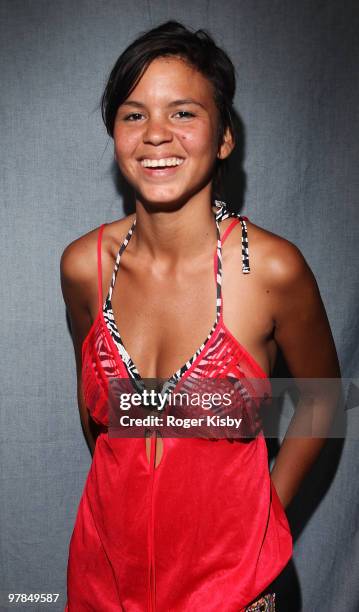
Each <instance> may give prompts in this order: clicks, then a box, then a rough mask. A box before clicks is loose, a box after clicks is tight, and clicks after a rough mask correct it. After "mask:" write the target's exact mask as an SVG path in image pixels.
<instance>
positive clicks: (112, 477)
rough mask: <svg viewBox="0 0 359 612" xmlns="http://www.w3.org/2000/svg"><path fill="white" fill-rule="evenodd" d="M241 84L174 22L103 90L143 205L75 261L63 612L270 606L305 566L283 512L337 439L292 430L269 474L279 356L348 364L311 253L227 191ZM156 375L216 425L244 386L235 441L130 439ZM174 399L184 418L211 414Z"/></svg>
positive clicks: (121, 155) (67, 256)
mask: <svg viewBox="0 0 359 612" xmlns="http://www.w3.org/2000/svg"><path fill="white" fill-rule="evenodd" d="M234 91H235V79H234V68H233V65H232V63H231V61H230V59H229V58H228V56H227V55H226V53H225V52H224V51H223V50H222V49H220V48H219V47H218V46H217V45H216V44H215V43H214V41H213V39H212V38H211V37H210V36H209V34H208V33H206V32H204V31H203V30H199V31H197V32H192V31H190V30H188V29H187V28H185V27H184V26H182V25H181V24H179V23H177V22H173V21H170V22H166V23H164V24H162V25H160V26H158V27H157V28H154V29H152V30H150V31H148V32H146V33H145V34H143V35H142V36H140V37H139V38H137V39H136V40H135V41H134V42H133V43H132V44H131V45H130V46H129V47H128V48H127V49H126V50H125V51H124V52H123V53H122V54H121V56H120V57H119V58H118V60H117V62H116V64H115V66H114V67H113V69H112V72H111V74H110V77H109V79H108V83H107V85H106V88H105V91H104V94H103V97H102V116H103V119H104V122H105V125H106V128H107V131H108V133H109V135H110V136H111V137H113V140H114V154H115V159H116V161H117V164H118V166H119V169H120V171H121V173H122V174H123V176H124V177H125V179H126V180H127V182H128V184H129V185H130V186H131V188H132V190H133V197H134V202H135V208H136V212H135V214H134V215H130V216H128V217H125V218H122V219H119V220H116V221H113V222H111V223H103V224H102V225H101V226H100V227H99V228H95V229H94V230H93V231H91V232H89V233H88V234H86V235H84V236H81V237H80V238H78V239H77V240H75V241H74V242H72V243H71V244H70V245H68V246H67V247H66V249H65V251H64V253H63V255H62V258H61V282H62V289H63V295H64V300H65V303H66V306H67V309H68V312H69V316H70V321H71V332H72V338H73V342H74V349H75V357H76V367H77V377H78V402H79V410H80V415H81V421H82V425H83V428H84V432H85V434H86V438H87V440H88V443H89V446H90V449H91V452H92V453H93V460H92V464H91V468H90V471H89V473H88V476H87V480H86V483H85V487H84V491H83V494H82V497H81V501H80V505H79V508H78V512H77V516H76V522H75V526H74V529H73V533H72V537H71V542H70V550H69V559H68V574H67V577H68V600H67V605H66V610H68V612H82V611H85V610H94V611H98V612H102V611H105V610H106V612H110V611H115V610H116V611H117V610H124V611H126V612H135V611H138V612H140V611H141V612H142V611H145V610H147V611H148V612H151V611H155V610H156V611H158V612H167V611H168V610H171V611H173V612H190V611H191V612H192V611H193V610H196V611H197V610H198V611H202V610H203V611H204V610H205V611H206V612H217V611H218V610H226V612H232V611H233V612H238V611H247V612H248V611H253V612H254V611H258V610H267V611H273V610H274V609H275V593H274V592H272V590H271V589H270V584H271V583H272V581H273V580H274V579H275V578H276V577H277V576H278V575H279V574H280V573H281V571H282V570H283V568H284V567H285V566H286V564H287V563H288V561H289V559H290V558H291V555H292V535H291V530H290V526H289V523H288V520H287V516H286V512H285V509H286V508H287V506H288V504H289V503H290V501H291V499H292V498H293V497H294V495H295V493H296V491H297V489H298V487H299V485H300V482H301V481H302V479H303V477H304V475H305V473H306V472H307V471H308V469H309V467H310V466H311V464H312V463H313V461H314V460H315V458H316V456H317V455H318V453H319V451H320V448H321V446H322V445H323V442H324V438H321V439H314V438H313V439H310V438H306V439H300V438H296V439H294V438H291V437H288V438H286V439H285V440H284V442H283V444H282V446H281V449H280V452H279V454H278V457H277V460H276V463H275V466H274V468H273V470H272V474H270V472H269V467H268V453H267V447H266V443H265V439H264V434H263V430H262V426H261V422H260V418H259V408H260V406H261V403H262V401H263V400H264V399H265V398H268V397H269V396H270V394H271V384H270V380H269V376H270V374H271V371H272V369H273V365H274V363H275V359H276V355H277V350H278V348H280V349H281V351H282V352H283V355H284V357H285V359H286V361H287V363H288V366H289V368H290V370H291V372H292V375H293V376H295V377H298V378H300V377H308V378H314V377H337V376H338V375H339V366H338V360H337V355H336V350H335V346H334V343H333V339H332V335H331V331H330V328H329V324H328V320H327V317H326V314H325V310H324V306H323V303H322V300H321V297H320V294H319V290H318V287H317V284H316V281H315V279H314V277H313V274H312V272H311V270H310V268H309V266H308V265H307V263H306V261H305V259H304V257H303V255H302V254H301V253H300V251H299V250H298V249H297V247H295V246H294V245H293V244H291V243H290V242H288V241H287V240H285V239H284V238H281V237H279V236H276V235H275V234H273V233H271V232H268V231H266V230H265V229H263V228H261V227H259V226H257V225H255V224H254V223H252V222H250V220H249V219H248V217H245V216H243V215H240V214H238V213H234V212H231V211H230V210H229V209H228V208H227V206H226V204H225V203H224V202H222V201H220V200H218V199H216V198H215V197H214V193H215V189H217V187H218V179H219V177H220V173H221V168H222V166H223V163H225V160H226V159H227V158H228V156H229V155H230V154H231V152H232V150H233V148H234V146H235V134H234V128H233V119H232V118H233V113H234V111H233V106H232V103H233V96H234ZM224 246H225V248H223V247H224ZM120 264H121V265H120ZM303 298H304V299H303ZM224 304H225V308H224ZM148 379H150V382H151V383H153V380H155V381H156V388H159V390H160V393H161V395H162V394H163V395H165V394H167V397H169V398H176V397H177V395H178V394H181V393H182V394H183V393H187V394H188V393H189V394H191V393H192V394H193V391H194V392H200V393H201V394H202V395H203V391H204V390H205V391H206V392H208V390H209V389H208V388H205V387H206V385H209V384H210V383H211V385H212V386H211V389H212V391H213V392H214V393H213V395H212V396H211V401H210V406H209V407H208V409H207V408H206V415H205V416H207V414H208V415H209V416H211V415H212V417H213V418H212V419H210V423H211V427H212V429H211V430H210V431H211V432H212V433H213V427H214V426H215V424H216V423H220V422H221V421H222V420H223V421H225V422H227V423H228V419H221V418H219V417H220V416H221V415H223V416H226V414H229V409H228V406H227V404H226V403H225V402H224V401H222V402H220V403H219V404H218V402H217V403H215V402H214V396H218V392H221V393H222V395H221V396H220V397H221V398H223V400H224V398H225V394H224V393H223V391H224V390H226V391H230V393H229V397H231V394H233V393H235V394H237V395H236V398H237V400H236V401H237V403H236V405H235V408H236V410H239V413H240V416H241V419H240V420H238V422H240V424H241V427H242V429H240V428H239V429H240V431H241V433H240V435H238V436H236V440H235V441H236V444H233V442H234V438H232V437H228V436H227V435H226V436H221V435H219V437H218V438H213V437H211V436H210V435H207V436H206V435H204V436H203V435H201V436H200V437H199V436H198V435H192V437H191V436H189V435H188V428H186V434H185V435H184V434H183V435H182V436H181V435H180V436H178V435H177V434H176V436H174V435H173V436H169V437H167V436H166V435H163V431H167V433H168V430H170V427H169V428H167V430H166V429H165V430H163V429H162V430H161V428H160V427H157V425H156V427H150V428H148V429H147V430H143V429H141V428H140V429H139V431H140V433H138V434H137V435H132V437H129V435H128V433H126V434H125V435H124V434H122V435H121V434H120V435H115V434H114V429H115V428H114V427H113V425H114V422H113V420H112V418H113V409H114V404H115V405H116V407H117V408H118V405H117V404H116V399H117V401H118V399H119V394H120V393H121V392H122V393H123V391H127V392H128V391H129V389H131V393H133V394H134V393H138V392H140V393H141V392H142V393H143V394H144V393H145V391H146V389H147V382H148ZM213 383H214V386H213ZM203 385H205V387H203ZM116 394H117V395H116ZM319 399H320V398H319ZM335 400H336V398H335V397H332V402H333V403H335ZM325 401H326V402H327V398H325ZM169 403H170V402H169ZM169 403H168V404H167V405H166V406H167V408H166V409H167V413H166V410H165V411H164V413H163V416H164V417H165V416H166V415H168V410H172V413H171V415H168V416H169V417H170V418H169V419H168V424H169V426H170V425H171V422H174V421H175V422H176V423H180V422H181V421H184V419H183V418H182V417H183V416H186V417H189V418H192V417H198V416H203V415H200V414H199V412H198V408H197V409H195V408H194V407H193V406H192V405H191V407H190V409H186V410H185V411H184V409H183V407H182V406H178V405H177V404H176V402H174V404H173V405H174V408H172V407H171V408H170V409H169V408H168V405H169ZM232 408H233V406H232V405H231V409H232ZM326 408H327V409H328V412H330V406H328V404H327V405H326ZM233 410H234V409H233ZM146 414H148V411H147V413H146ZM233 414H234V412H233V413H230V415H231V416H233ZM130 416H133V415H132V414H131V415H130ZM161 416H162V413H161ZM175 417H177V418H175ZM171 419H172V420H171ZM188 420H189V419H187V421H188ZM178 429H179V428H178V427H177V426H176V432H178ZM148 434H150V435H148Z"/></svg>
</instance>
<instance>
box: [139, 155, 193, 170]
mask: <svg viewBox="0 0 359 612" xmlns="http://www.w3.org/2000/svg"><path fill="white" fill-rule="evenodd" d="M182 163H183V159H181V158H180V157H167V158H166V159H142V160H141V164H142V166H143V167H144V168H165V167H169V166H180V165H181V164H182Z"/></svg>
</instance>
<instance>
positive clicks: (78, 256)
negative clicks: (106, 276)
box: [60, 215, 134, 304]
mask: <svg viewBox="0 0 359 612" xmlns="http://www.w3.org/2000/svg"><path fill="white" fill-rule="evenodd" d="M133 218H134V215H129V216H127V217H123V218H121V219H119V220H116V221H112V222H109V223H106V224H105V227H104V230H103V234H102V242H101V259H102V268H103V269H104V270H106V266H108V265H112V263H113V259H114V257H115V255H116V252H117V248H118V247H119V245H120V243H121V242H122V240H123V238H124V237H125V235H126V232H127V230H128V227H129V226H130V225H131V223H132V221H133ZM100 228H101V226H98V227H96V228H94V229H92V230H90V231H89V232H87V233H86V234H83V235H82V236H79V237H78V238H76V239H75V240H73V241H72V242H70V243H69V244H68V245H67V246H66V247H65V249H64V250H63V252H62V255H61V258H60V276H61V286H62V291H63V295H64V299H65V302H67V300H68V299H70V297H71V295H73V294H76V299H77V300H79V301H80V302H83V303H84V304H87V303H88V300H89V298H90V297H91V294H92V293H94V294H95V293H96V292H97V244H98V237H99V231H100Z"/></svg>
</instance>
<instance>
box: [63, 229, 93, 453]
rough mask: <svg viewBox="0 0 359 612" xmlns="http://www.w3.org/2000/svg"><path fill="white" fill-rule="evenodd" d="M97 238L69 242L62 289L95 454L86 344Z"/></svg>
mask: <svg viewBox="0 0 359 612" xmlns="http://www.w3.org/2000/svg"><path fill="white" fill-rule="evenodd" d="M91 242H92V243H93V239H92V240H90V239H89V238H88V235H86V236H84V237H83V238H80V239H78V240H76V241H75V242H72V243H71V244H69V245H68V246H67V247H66V249H65V250H64V252H63V253H62V256H61V261H60V275H61V289H62V294H63V298H64V301H65V304H66V309H67V312H68V315H69V319H70V325H71V336H72V342H73V346H74V350H75V360H76V373H77V401H78V408H79V412H80V419H81V424H82V428H83V431H84V434H85V437H86V441H87V444H88V446H89V449H90V452H91V455H93V453H94V449H95V444H96V438H97V435H98V431H97V428H96V424H95V423H94V421H93V420H92V419H91V417H90V415H89V412H88V410H87V407H86V405H85V400H84V396H83V389H82V377H81V374H82V355H81V349H82V343H83V341H84V339H85V337H86V335H87V334H88V332H89V329H90V327H91V324H92V321H91V316H90V311H89V308H88V304H89V301H90V296H91V294H94V291H96V290H97V276H96V274H97V267H96V266H97V264H96V260H94V257H93V253H94V252H95V253H96V246H95V248H93V245H92V248H91V244H90V243H91Z"/></svg>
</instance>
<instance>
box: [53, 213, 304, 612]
mask: <svg viewBox="0 0 359 612" xmlns="http://www.w3.org/2000/svg"><path fill="white" fill-rule="evenodd" d="M245 219H246V218H245V217H240V218H239V219H235V220H234V221H233V222H232V224H231V225H230V226H229V227H228V228H227V229H226V231H225V232H224V234H223V237H222V239H220V237H219V242H218V244H217V258H216V253H215V258H214V261H215V266H214V272H215V278H216V280H217V289H218V283H219V294H217V297H218V296H219V299H217V304H218V320H217V322H216V324H215V326H214V328H213V329H212V333H211V334H210V335H209V336H208V338H207V341H206V342H205V343H204V344H203V345H202V348H201V350H199V351H197V352H196V354H195V356H194V357H193V358H192V360H190V362H188V363H189V364H190V365H189V367H187V368H186V369H185V371H184V373H183V375H181V377H180V379H179V380H178V381H177V383H176V386H175V390H177V389H178V388H180V386H181V385H183V384H185V381H186V379H188V378H189V377H191V379H196V378H198V379H203V378H204V377H205V378H206V379H207V378H217V379H219V378H226V377H228V376H232V377H233V378H236V379H241V381H243V385H244V387H245V389H246V390H247V392H248V393H249V394H252V399H253V402H254V405H255V406H257V407H259V405H260V403H261V398H263V396H264V395H268V396H270V394H271V385H270V381H269V379H268V377H267V375H266V373H265V372H264V371H263V369H262V368H261V367H260V365H259V364H258V363H257V362H256V361H255V359H254V358H253V357H252V356H251V355H250V354H249V353H248V351H247V350H246V349H245V348H244V347H243V346H242V345H241V344H240V343H239V342H238V341H237V340H236V338H234V336H233V335H232V334H231V332H230V331H229V330H228V329H227V327H226V325H225V323H224V321H223V298H222V295H221V290H220V287H221V273H222V270H221V266H220V268H219V265H220V264H221V247H222V245H223V243H224V241H225V239H226V238H227V236H228V235H229V233H230V232H231V231H232V229H233V228H234V227H235V226H236V225H237V224H238V223H239V222H241V223H242V230H243V228H244V229H246V227H245ZM104 225H105V224H104ZM104 225H102V226H101V228H100V230H99V233H98V296H99V302H98V305H99V310H98V314H97V316H96V318H95V320H94V322H93V324H92V326H91V328H90V331H89V333H88V335H87V337H86V339H85V340H84V342H83V346H82V360H83V362H82V376H83V391H84V398H85V402H86V405H87V407H88V410H89V413H90V414H91V416H92V418H93V419H94V420H95V421H96V422H97V423H98V424H100V425H101V427H102V433H100V435H99V437H98V439H97V442H96V447H95V452H94V456H93V460H92V464H91V467H90V470H89V473H88V476H87V479H86V483H85V487H84V491H83V494H82V497H81V500H80V504H79V508H78V511H77V516H76V522H75V526H74V529H73V533H72V537H71V541H70V549H69V560H68V602H67V605H66V608H65V610H68V611H69V612H81V611H85V610H94V611H99V612H100V611H101V612H102V611H103V612H105V611H106V612H115V611H116V612H117V611H118V610H125V611H126V612H127V611H128V612H144V611H148V612H152V611H155V610H156V611H158V612H168V611H171V612H193V611H197V610H198V611H202V610H203V611H204V610H205V611H206V612H218V610H226V612H239V611H242V610H245V607H246V606H248V605H249V604H250V602H252V601H253V600H254V599H255V598H256V597H257V596H258V595H259V594H260V593H261V592H262V591H263V590H265V589H266V587H267V586H268V585H269V584H270V583H271V582H272V581H273V580H274V578H276V577H277V576H278V574H279V573H280V572H281V571H282V570H283V568H284V567H285V566H286V564H287V562H288V561H289V559H290V558H291V556H292V536H291V532H290V527H289V524H288V521H287V517H286V514H285V511H284V508H283V506H282V504H281V502H280V500H279V497H278V495H277V493H276V490H275V488H274V486H273V483H272V481H271V478H270V472H269V467H268V454H267V447H266V443H265V439H264V436H263V431H262V429H261V427H260V428H259V432H258V435H256V436H255V437H253V438H243V439H241V438H239V439H236V441H235V443H233V440H231V439H228V438H224V439H216V440H209V439H203V438H163V456H162V459H161V461H160V463H159V465H158V466H157V467H155V445H156V436H154V437H152V438H151V456H150V461H148V459H147V455H146V448H145V440H144V439H143V438H124V437H117V438H116V437H111V436H110V435H109V432H108V425H109V418H108V410H109V392H108V389H109V381H110V380H113V379H114V378H119V379H129V377H130V374H129V368H128V364H126V362H125V361H124V358H123V354H122V355H121V352H120V351H119V345H118V343H117V342H115V341H114V337H113V335H112V333H110V329H109V326H108V320H105V317H104V304H103V297H102V269H101V238H102V232H103V229H104ZM124 242H125V241H124ZM127 242H128V240H127ZM126 244H127V243H126ZM242 246H243V232H242ZM122 251H123V244H122ZM122 251H121V252H122ZM246 254H247V255H248V249H247V250H246ZM118 261H119V258H118ZM248 270H249V267H248ZM116 272H117V270H116ZM114 278H115V275H114ZM114 278H113V284H114ZM124 350H125V349H124ZM125 354H127V353H125ZM134 367H135V366H134ZM182 370H183V368H182ZM247 379H248V380H247ZM253 381H254V382H253ZM254 391H255V392H254Z"/></svg>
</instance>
